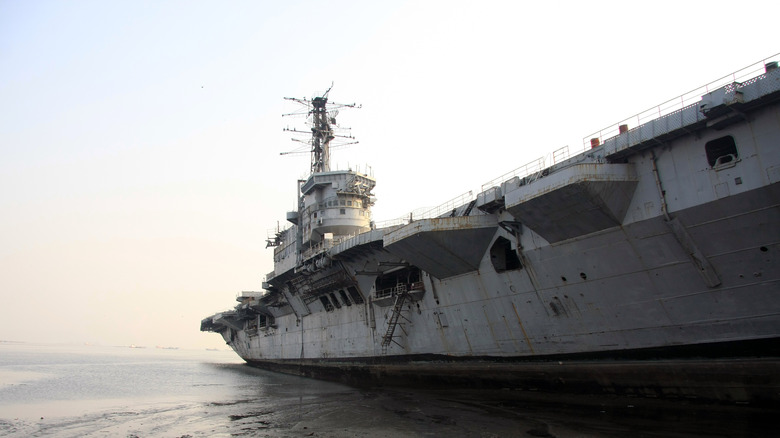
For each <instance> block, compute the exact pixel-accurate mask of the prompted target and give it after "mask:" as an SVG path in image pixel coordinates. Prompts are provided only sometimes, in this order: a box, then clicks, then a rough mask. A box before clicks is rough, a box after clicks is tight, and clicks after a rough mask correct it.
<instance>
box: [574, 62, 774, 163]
mask: <svg viewBox="0 0 780 438" xmlns="http://www.w3.org/2000/svg"><path fill="white" fill-rule="evenodd" d="M778 56H780V53H776V54H774V55H772V56H770V57H768V58H766V59H763V60H761V61H759V62H757V63H755V64H751V65H749V66H747V67H745V68H743V69H740V70H737V71H735V72H734V73H732V74H730V75H726V76H723V77H722V78H720V79H716V80H714V81H712V82H710V83H708V84H706V85H703V86H701V87H699V88H696V89H694V90H691V91H689V92H687V93H684V94H682V95H681V96H678V97H675V98H674V99H670V100H667V101H666V102H663V103H661V104H660V105H657V106H654V107H652V108H650V109H648V110H645V111H642V112H640V113H639V114H635V115H633V116H631V117H629V118H627V119H623V120H621V121H619V122H617V123H615V124H613V125H609V126H607V127H606V128H604V129H601V130H598V131H596V132H594V133H593V134H591V135H588V136H586V137H584V138H583V139H582V143H583V148H584V149H585V150H587V149H590V148H591V147H592V146H595V145H596V144H595V143H596V140H598V144H603V143H604V141H605V140H608V139H610V138H612V137H615V136H617V135H620V134H621V133H622V132H625V131H627V130H628V129H630V128H634V127H637V126H640V125H642V124H643V123H647V122H649V121H651V120H655V119H658V118H661V117H663V116H665V115H668V114H671V113H674V112H675V111H680V110H682V109H683V108H686V107H688V106H690V105H692V104H694V103H697V102H699V101H700V100H701V97H702V96H703V95H705V94H707V93H709V92H711V91H714V90H717V89H719V88H722V87H724V86H728V85H730V84H733V83H735V82H740V81H744V80H747V79H750V78H753V77H755V76H758V75H760V74H762V73H763V72H764V69H765V65H766V64H767V63H768V62H769V61H771V60H773V59H776V58H777V57H778ZM621 126H623V128H622V129H621Z"/></svg>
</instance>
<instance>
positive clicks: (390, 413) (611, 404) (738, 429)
mask: <svg viewBox="0 0 780 438" xmlns="http://www.w3.org/2000/svg"><path fill="white" fill-rule="evenodd" d="M282 380H285V381H282V382H279V383H278V384H274V385H266V386H265V387H263V389H262V391H260V393H258V394H257V396H252V394H249V395H250V396H249V397H245V398H241V399H235V400H221V401H212V402H207V401H185V402H181V403H170V402H166V403H151V404H146V405H140V406H135V407H131V406H125V407H119V408H116V409H106V410H102V411H95V412H90V413H87V414H84V415H79V416H70V417H53V418H47V417H44V418H42V419H38V418H34V419H32V418H24V419H19V418H17V419H7V418H3V419H2V420H0V436H3V437H44V436H45V437H106V436H112V437H127V438H142V437H176V438H194V437H266V436H267V437H365V436H372V437H430V436H447V437H451V436H463V437H508V436H515V437H548V438H549V437H555V438H567V437H625V436H632V437H677V438H686V437H705V436H706V437H754V436H772V435H773V433H774V431H776V427H775V425H774V424H773V423H772V420H773V419H774V418H773V417H776V415H777V413H778V411H773V410H771V409H757V408H752V407H741V406H722V405H715V406H711V405H706V406H703V405H700V404H691V403H686V402H683V401H681V402H674V403H669V402H666V401H659V400H650V399H632V398H620V397H590V396H575V397H572V396H560V395H549V394H542V393H533V392H528V391H510V390H503V391H502V390H490V391H486V390H424V391H423V390H420V391H418V390H404V389H373V390H372V389H356V388H351V387H346V386H343V385H338V384H332V383H327V382H319V381H314V380H310V379H305V378H290V379H282ZM0 417H3V416H2V414H0Z"/></svg>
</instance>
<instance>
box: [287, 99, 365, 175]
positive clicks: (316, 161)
mask: <svg viewBox="0 0 780 438" xmlns="http://www.w3.org/2000/svg"><path fill="white" fill-rule="evenodd" d="M332 88H333V85H332V84H331V86H330V88H328V90H327V91H326V92H325V93H323V95H322V96H318V97H314V98H311V99H309V98H305V97H304V98H301V99H298V98H294V97H285V98H284V99H285V100H291V101H293V102H297V103H298V104H300V105H301V106H302V107H303V109H304V111H297V112H293V113H289V114H283V115H282V116H283V117H285V116H300V115H306V116H307V120H306V124H307V125H308V126H309V128H310V131H311V132H309V131H303V130H298V129H296V128H285V129H284V130H285V131H288V132H293V133H296V134H311V138H309V139H308V140H301V139H299V138H295V137H293V138H292V140H293V141H297V142H299V143H303V144H306V145H308V146H309V151H310V152H311V173H312V174H314V173H319V172H329V171H330V170H331V169H330V149H331V147H340V146H346V145H349V144H355V143H357V141H354V140H355V137H353V136H352V135H350V134H340V133H336V132H335V129H338V130H340V131H349V128H342V127H340V126H339V125H338V124H337V123H336V116H338V114H339V109H341V108H360V105H357V104H354V103H352V104H343V103H332V102H330V103H329V102H328V94H329V93H330V90H331V89H332ZM334 128H335V129H334ZM334 140H335V141H334ZM331 143H333V144H331ZM306 152H307V151H306V150H301V149H296V150H293V151H289V152H282V153H281V155H288V154H298V153H306Z"/></svg>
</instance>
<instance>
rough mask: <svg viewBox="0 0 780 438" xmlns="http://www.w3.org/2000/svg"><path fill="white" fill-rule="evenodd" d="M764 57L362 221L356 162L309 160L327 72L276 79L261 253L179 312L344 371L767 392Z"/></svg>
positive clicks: (362, 188) (370, 378)
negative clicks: (304, 144) (270, 264)
mask: <svg viewBox="0 0 780 438" xmlns="http://www.w3.org/2000/svg"><path fill="white" fill-rule="evenodd" d="M777 56H778V55H775V57H777ZM769 61H770V60H765V61H762V63H761V64H760V66H761V70H760V71H756V70H754V69H746V70H743V71H741V76H739V79H740V80H742V78H744V77H746V75H747V76H749V77H748V78H747V79H745V80H742V81H741V82H738V81H737V79H738V77H737V74H736V73H735V74H734V75H731V76H729V77H727V78H726V80H723V79H722V80H720V82H718V83H717V84H715V86H713V84H710V85H708V86H707V87H706V88H703V89H700V90H696V92H694V93H688V96H689V97H687V98H686V97H682V98H680V99H676V100H673V101H669V102H667V103H666V104H665V105H662V106H660V107H658V108H654V109H653V110H652V111H651V113H653V116H650V117H648V116H647V115H646V114H640V115H639V116H637V117H635V118H634V119H632V120H633V121H634V123H635V126H634V127H633V128H629V126H628V123H625V124H624V123H621V124H617V125H615V128H616V129H615V130H614V132H613V131H611V130H603V131H600V132H599V133H597V134H595V135H593V136H589V137H590V138H588V141H587V143H588V144H587V147H588V148H587V149H585V150H584V151H583V152H581V153H578V154H574V155H572V156H569V154H568V150H566V149H562V150H558V151H556V152H555V153H553V155H552V157H551V158H548V159H540V160H537V161H535V162H532V163H530V164H528V165H526V166H523V167H521V168H519V169H517V170H516V171H514V172H511V173H510V174H507V175H504V176H502V177H499V178H497V179H496V180H494V181H491V182H489V183H487V184H485V185H484V186H483V187H482V191H481V192H480V193H478V194H477V195H476V196H469V195H466V196H463V197H460V198H457V199H456V200H453V201H451V202H449V203H447V204H445V205H443V206H442V207H440V208H438V209H434V210H432V211H430V212H427V213H425V214H421V215H409V216H407V217H405V219H404V220H399V221H396V222H393V223H389V224H384V225H383V224H375V223H374V222H373V221H372V217H371V206H372V204H373V202H374V198H373V193H372V190H373V189H374V186H375V180H374V179H373V178H372V177H371V176H369V175H367V174H363V173H360V172H357V171H353V170H331V169H330V158H329V156H330V154H329V148H330V142H331V140H333V139H334V138H336V137H337V135H336V134H335V133H334V125H335V123H336V122H335V115H336V113H335V112H334V111H332V110H330V109H329V104H330V103H329V101H328V93H324V94H323V95H322V96H319V97H315V98H313V99H294V100H296V101H297V102H299V103H302V104H304V105H305V107H306V109H307V114H308V116H309V124H310V127H311V135H312V137H311V140H310V141H309V142H308V144H309V145H310V150H311V154H312V168H311V174H310V175H309V177H308V178H307V179H306V180H302V181H299V193H298V208H297V210H296V211H293V212H289V213H287V220H288V221H289V222H290V224H291V226H290V227H289V228H286V229H284V230H279V231H278V232H277V233H276V234H275V235H274V236H273V237H272V238H271V239H269V241H268V244H269V246H272V247H273V248H274V271H273V272H271V273H269V274H267V276H266V281H265V282H264V283H263V288H264V289H265V291H264V292H244V293H242V294H241V295H240V296H239V297H238V300H239V304H238V305H237V306H236V307H235V309H233V310H229V311H225V312H220V313H217V314H215V315H212V316H210V317H208V318H206V319H204V320H203V321H202V322H201V330H203V331H211V332H216V333H219V334H221V335H222V337H223V338H224V339H225V341H226V342H227V343H228V345H230V346H231V348H233V349H234V350H235V351H236V353H238V354H239V355H240V356H241V357H242V358H243V359H244V360H246V361H247V362H248V363H249V364H251V365H255V366H259V367H263V368H267V369H271V370H276V371H282V372H288V373H294V374H300V375H306V376H312V377H317V378H325V379H334V380H340V381H345V382H352V383H369V384H387V385H419V384H428V385H434V384H451V385H476V386H482V387H502V388H518V389H531V390H550V391H585V392H598V393H616V394H627V395H639V396H651V397H668V398H698V399H701V400H708V401H721V402H748V403H754V404H760V403H776V402H778V401H780V359H778V358H779V357H780V355H779V354H778V353H779V352H780V348H778V346H779V345H780V342H779V341H780V184H778V182H779V181H780V69H777V62H774V61H772V62H769ZM690 96H693V97H694V98H693V99H691V97H690ZM670 103H671V104H672V105H676V107H674V108H670V105H669V104H670Z"/></svg>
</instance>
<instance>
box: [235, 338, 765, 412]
mask: <svg viewBox="0 0 780 438" xmlns="http://www.w3.org/2000/svg"><path fill="white" fill-rule="evenodd" d="M779 346H780V339H770V340H760V341H750V342H734V343H719V344H712V345H701V346H686V347H673V348H664V349H649V350H632V351H621V352H611V353H600V354H590V355H585V354H582V355H566V356H547V357H544V358H535V359H533V360H529V359H527V358H522V359H520V358H488V357H480V358H452V357H448V356H438V355H416V356H390V357H371V358H349V359H303V360H255V359H250V360H247V363H248V364H249V365H252V366H255V367H258V368H263V369H267V370H270V371H276V372H282V373H287V374H295V375H300V376H305V377H311V378H316V379H321V380H330V381H336V382H341V383H345V384H349V385H353V386H398V387H415V388H423V387H424V388H437V387H446V388H453V387H462V388H483V389H489V388H495V389H499V388H500V389H514V390H523V391H540V392H550V393H570V394H608V395H619V396H631V397H650V398H660V399H670V400H671V399H678V400H696V401H701V402H705V403H730V404H733V403H738V404H749V405H752V406H766V407H775V406H780V354H778V347H779Z"/></svg>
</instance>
